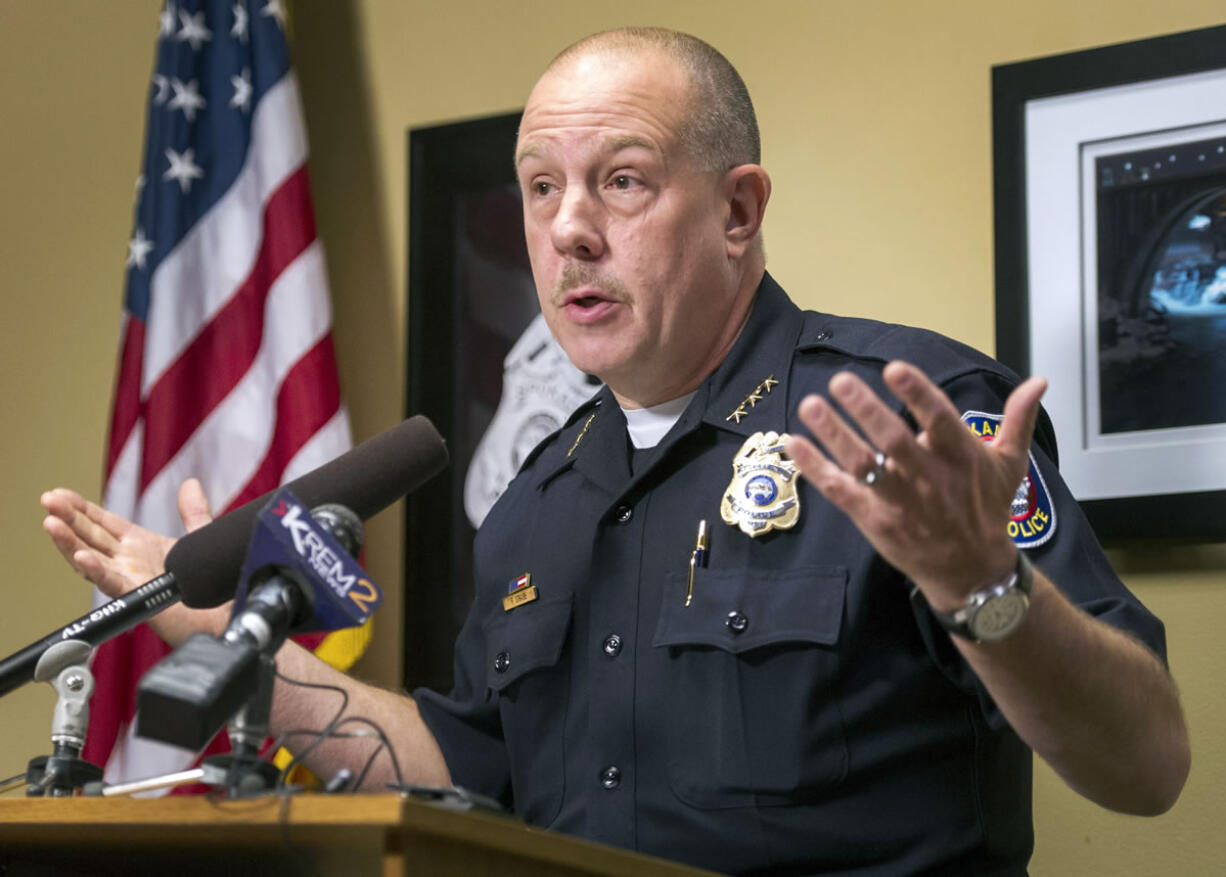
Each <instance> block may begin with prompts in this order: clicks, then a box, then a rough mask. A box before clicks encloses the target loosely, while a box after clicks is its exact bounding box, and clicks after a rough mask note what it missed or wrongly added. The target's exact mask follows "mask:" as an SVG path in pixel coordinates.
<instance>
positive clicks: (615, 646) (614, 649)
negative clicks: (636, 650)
mask: <svg viewBox="0 0 1226 877" xmlns="http://www.w3.org/2000/svg"><path fill="white" fill-rule="evenodd" d="M621 651H622V638H621V637H620V636H618V635H617V634H615V633H611V634H609V635H608V636H606V637H605V638H604V653H605V654H606V655H608V656H609V657H610V658H616V657H617V656H618V655H620V654H621Z"/></svg>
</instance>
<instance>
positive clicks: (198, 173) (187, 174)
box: [162, 149, 204, 195]
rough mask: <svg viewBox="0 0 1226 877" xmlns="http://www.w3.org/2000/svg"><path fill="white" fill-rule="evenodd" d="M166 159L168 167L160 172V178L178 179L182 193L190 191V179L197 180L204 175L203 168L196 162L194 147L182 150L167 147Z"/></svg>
mask: <svg viewBox="0 0 1226 877" xmlns="http://www.w3.org/2000/svg"><path fill="white" fill-rule="evenodd" d="M166 160H167V161H169V162H170V169H169V170H167V171H166V173H164V174H162V179H163V180H178V181H179V189H180V190H181V191H182V192H183V194H184V195H186V194H187V193H188V192H189V191H191V188H192V180H198V179H200V178H202V177H203V176H204V170H203V169H202V168H201V167H200V165H198V164H196V150H195V149H185V150H183V151H182V152H175V151H174V150H173V149H167V150H166Z"/></svg>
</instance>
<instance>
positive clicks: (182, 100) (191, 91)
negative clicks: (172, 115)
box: [166, 79, 206, 122]
mask: <svg viewBox="0 0 1226 877" xmlns="http://www.w3.org/2000/svg"><path fill="white" fill-rule="evenodd" d="M170 87H171V88H173V89H174V92H175V96H174V97H172V98H171V99H170V103H169V104H167V105H166V108H167V109H170V110H182V111H183V115H185V116H187V121H189V122H194V121H196V110H202V109H204V108H205V106H206V104H205V100H204V98H203V97H201V96H200V92H199V91H198V90H197V89H198V88H199V86H198V85H197V84H196V80H194V79H193V80H192V81H191V82H188V83H186V84H184V83H182V82H180V81H179V80H178V79H171V80H170Z"/></svg>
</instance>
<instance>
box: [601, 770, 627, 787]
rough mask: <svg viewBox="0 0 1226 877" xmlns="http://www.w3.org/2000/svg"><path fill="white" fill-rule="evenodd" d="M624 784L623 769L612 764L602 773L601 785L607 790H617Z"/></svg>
mask: <svg viewBox="0 0 1226 877" xmlns="http://www.w3.org/2000/svg"><path fill="white" fill-rule="evenodd" d="M621 783H622V769H621V768H620V767H618V766H617V765H615V764H610V765H609V766H608V767H606V768H605V769H604V770H602V771H601V772H600V784H601V785H602V786H604V787H605V788H606V789H616V788H617V787H618V786H620V785H621Z"/></svg>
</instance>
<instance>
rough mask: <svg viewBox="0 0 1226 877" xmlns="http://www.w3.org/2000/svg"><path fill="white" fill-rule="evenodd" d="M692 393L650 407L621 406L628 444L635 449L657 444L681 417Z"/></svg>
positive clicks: (692, 395)
mask: <svg viewBox="0 0 1226 877" xmlns="http://www.w3.org/2000/svg"><path fill="white" fill-rule="evenodd" d="M697 392H698V391H697V390H695V391H694V393H697ZM694 393H687V394H686V395H684V396H682V397H680V398H678V399H672V400H670V401H668V402H661V403H660V404H659V405H652V406H651V407H650V408H623V409H622V413H623V414H625V415H626V429H627V430H628V431H629V432H630V444H632V445H634V447H635V449H636V450H642V449H643V448H654V447H655V446H656V445H658V444H659V443H660V439H662V438H664V436H665V434H666V433H667V432H668V431H669V430H670V429H672V428H673V424H674V423H676V422H677V421H678V420H680V419H681V415H682V414H684V413H685V409H686V408H687V407H688V406H689V404H690V400H691V399H693V398H694Z"/></svg>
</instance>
